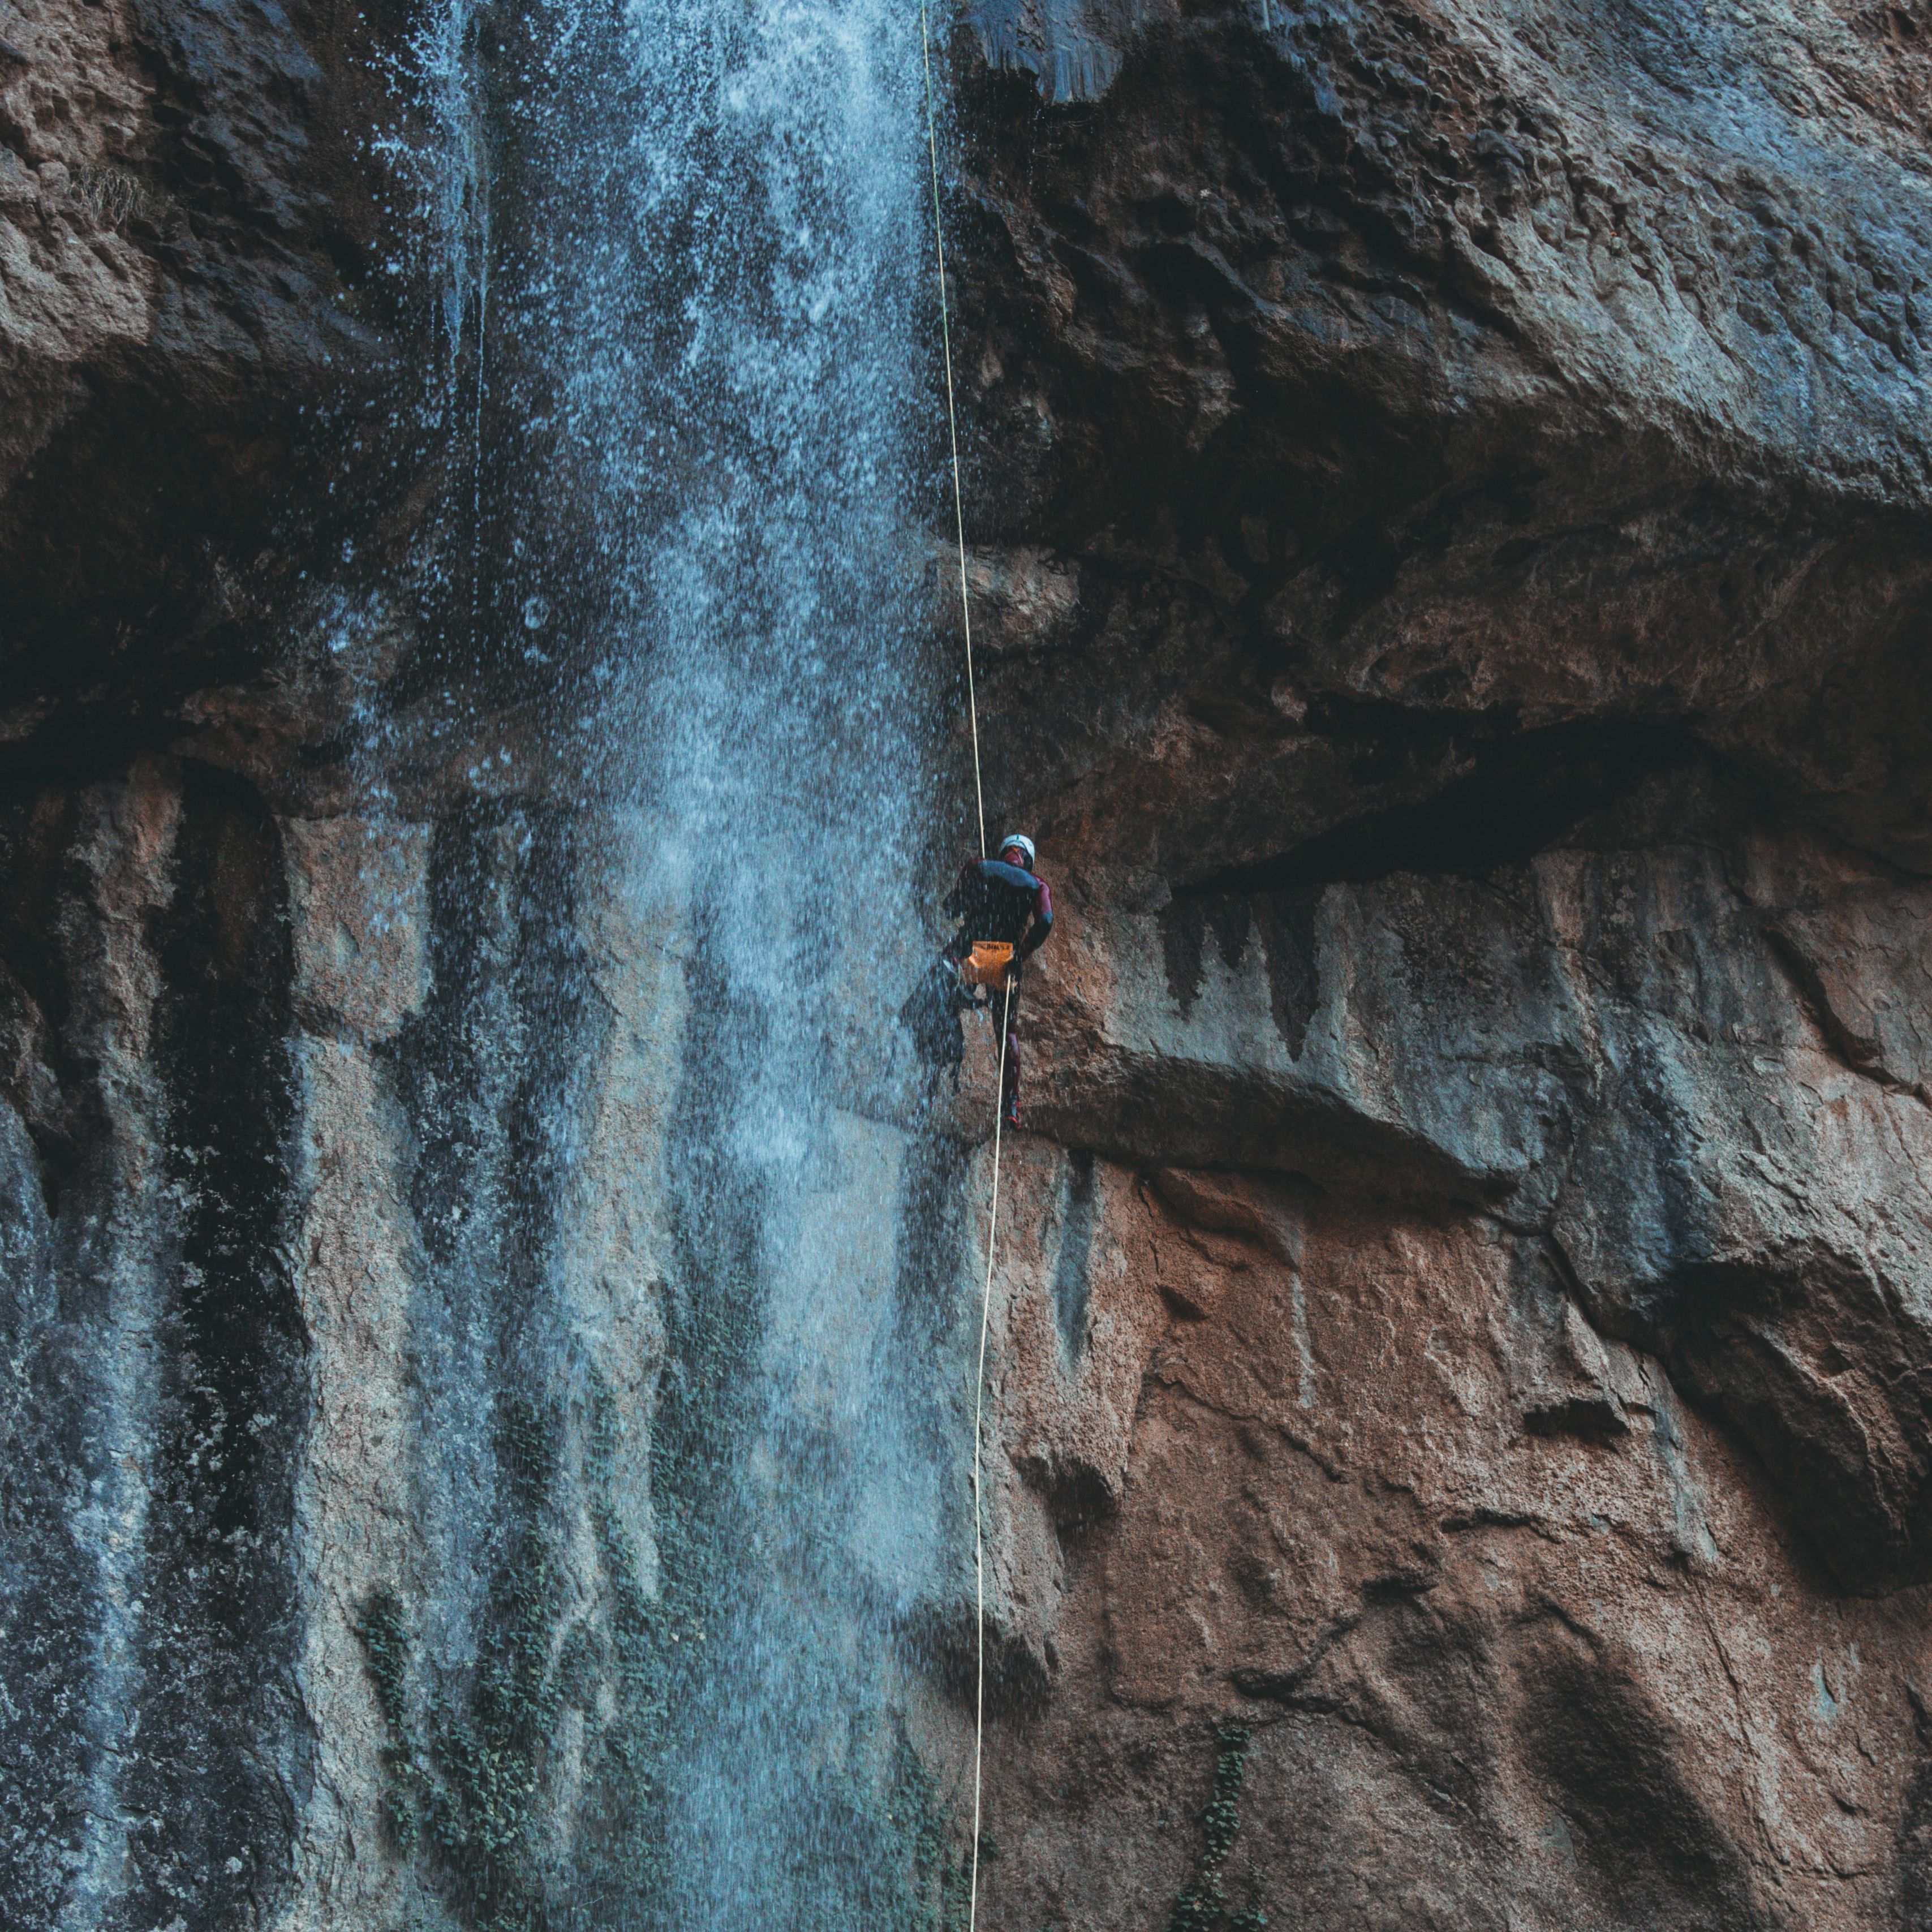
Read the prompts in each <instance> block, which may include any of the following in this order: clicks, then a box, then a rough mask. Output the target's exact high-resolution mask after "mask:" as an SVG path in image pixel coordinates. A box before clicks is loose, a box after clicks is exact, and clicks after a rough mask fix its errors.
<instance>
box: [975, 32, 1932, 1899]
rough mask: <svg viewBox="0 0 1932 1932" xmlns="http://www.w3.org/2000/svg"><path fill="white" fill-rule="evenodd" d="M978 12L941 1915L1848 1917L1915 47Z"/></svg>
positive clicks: (1910, 1083) (1915, 1132)
mask: <svg viewBox="0 0 1932 1932" xmlns="http://www.w3.org/2000/svg"><path fill="white" fill-rule="evenodd" d="M980 25H981V40H980V45H981V46H982V47H983V49H985V50H986V52H987V53H988V55H989V56H990V57H991V58H992V61H993V62H995V65H996V66H997V67H999V68H1002V69H1004V70H1007V71H1010V70H1011V69H1013V68H1016V67H1017V68H1021V69H1022V70H1031V74H1033V75H1034V76H1037V77H1040V84H1041V86H1043V88H1044V89H1045V90H1046V92H1049V94H1051V93H1053V92H1060V93H1061V94H1063V95H1065V94H1068V93H1073V94H1076V95H1077V94H1079V93H1081V92H1083V91H1084V92H1086V93H1087V94H1088V95H1090V96H1091V95H1097V97H1098V98H1090V99H1088V101H1085V103H1084V104H1080V103H1076V104H1072V105H1067V106H1064V107H1061V108H1060V109H1058V110H1057V111H1049V112H1043V110H1042V109H1041V108H1040V107H1039V106H1038V105H1037V102H1036V98H1035V95H1034V89H1033V86H1032V84H1031V82H1028V83H1024V84H1022V83H1020V82H1019V81H1016V80H1014V79H1010V78H1005V77H1001V76H998V75H995V76H992V77H989V78H987V79H986V80H983V81H982V82H980V83H977V92H975V93H974V95H973V96H972V97H971V98H972V101H973V103H974V107H973V108H972V109H969V110H968V113H967V116H966V119H967V122H968V126H969V127H971V128H972V129H973V130H974V145H973V147H972V150H971V163H970V165H969V166H968V167H967V169H965V172H963V173H962V177H961V179H960V182H959V207H960V208H961V211H962V213H961V219H962V221H963V222H965V223H969V224H970V226H969V228H968V232H969V233H970V234H971V236H972V237H973V245H972V249H971V253H970V254H969V257H968V266H967V268H966V269H965V270H964V271H962V273H963V274H964V275H965V277H966V278H967V280H968V290H969V300H970V301H971V304H972V308H973V317H974V319H973V322H972V323H971V326H970V329H969V331H968V335H969V339H971V340H972V341H974V343H975V344H976V345H977V348H978V352H979V353H978V360H977V363H975V364H974V365H972V374H973V383H972V393H973V397H974V407H975V410H976V412H977V426H978V430H979V437H978V440H977V443H976V448H977V451H978V452H979V455H980V463H981V470H980V482H979V487H980V500H981V501H982V502H985V503H986V504H987V505H989V508H988V510H987V511H986V518H985V520H984V521H983V524H982V535H983V538H984V547H983V549H982V550H981V551H980V555H979V559H978V561H977V563H976V564H975V566H974V569H975V571H976V572H977V574H978V575H979V576H980V578H981V579H982V580H983V582H984V583H985V585H986V601H987V605H988V607H989V610H990V611H991V613H992V618H991V622H990V625H989V628H991V629H992V643H991V646H989V648H990V649H991V650H992V652H993V653H994V654H995V667H994V668H993V670H992V671H991V673H989V676H988V677H987V679H986V695H985V696H984V697H983V704H984V705H985V706H986V709H987V712H988V713H989V716H990V721H991V722H990V737H991V741H992V743H993V744H994V745H995V746H997V747H998V752H997V754H996V757H997V760H998V780H997V784H998V787H999V788H1000V789H1001V790H1002V791H1003V792H1004V793H1007V795H1012V794H1013V793H1016V792H1017V793H1022V794H1023V795H1025V796H1027V797H1028V799H1029V800H1030V802H1031V811H1032V812H1033V814H1034V816H1035V817H1036V818H1037V820H1038V822H1039V828H1040V832H1041V835H1042V836H1043V849H1044V850H1048V851H1050V852H1052V853H1054V854H1055V856H1056V858H1057V859H1058V862H1059V863H1060V864H1061V866H1063V867H1064V868H1066V870H1067V874H1068V875H1069V876H1068V877H1067V880H1066V888H1065V891H1064V898H1065V899H1066V901H1067V902H1068V903H1069V904H1070V907H1071V908H1072V911H1071V912H1070V915H1069V916H1067V918H1066V919H1065V920H1064V930H1065V932H1066V935H1067V936H1066V939H1065V942H1064V944H1060V943H1056V945H1055V947H1054V949H1053V950H1052V951H1051V952H1050V953H1049V954H1047V955H1045V956H1043V960H1042V964H1041V967H1040V972H1039V974H1038V975H1037V980H1038V982H1039V983H1038V985H1037V987H1036V989H1034V991H1033V992H1031V994H1030V995H1029V998H1030V1001H1031V1005H1032V1008H1033V1018H1032V1019H1031V1022H1030V1025H1031V1034H1032V1039H1033V1043H1034V1066H1035V1068H1036V1070H1037V1073H1038V1074H1039V1076H1040V1088H1041V1091H1040V1094H1039V1097H1038V1100H1037V1106H1036V1112H1035V1116H1034V1119H1035V1122H1036V1124H1037V1126H1038V1127H1039V1128H1040V1130H1041V1132H1042V1133H1043V1134H1044V1135H1046V1136H1049V1137H1050V1138H1051V1139H1052V1140H1053V1141H1054V1142H1058V1143H1059V1144H1060V1145H1061V1146H1063V1147H1064V1148H1067V1149H1068V1150H1069V1151H1068V1152H1067V1153H1066V1154H1048V1153H1046V1151H1044V1150H1042V1151H1039V1152H1038V1153H1037V1154H1036V1156H1035V1158H1036V1159H1037V1160H1038V1161H1039V1163H1040V1172H1039V1174H1038V1175H1037V1185H1035V1186H1034V1187H1026V1186H1022V1187H1021V1188H1019V1190H1016V1198H1017V1199H1019V1201H1020V1202H1022V1203H1023V1204H1025V1205H1023V1206H1022V1208H1021V1209H1020V1210H1019V1212H1020V1213H1021V1214H1022V1215H1031V1217H1032V1220H1031V1230H1030V1236H1029V1238H1026V1239H1025V1240H1023V1241H1022V1243H1021V1244H1020V1245H1019V1247H1017V1248H1016V1251H1015V1254H1014V1256H1013V1261H1012V1262H1011V1265H1010V1268H1009V1270H1008V1271H1007V1277H1006V1278H1007V1281H1008V1283H1009V1292H1010V1296H1011V1301H1010V1304H1009V1307H1008V1310H1007V1321H1008V1324H1009V1327H1008V1331H1007V1334H1008V1337H1009V1343H1010V1362H1011V1366H1010V1368H1009V1370H1008V1372H1007V1377H1006V1379H1005V1381H1004V1384H1003V1386H1002V1395H1003V1403H1004V1407H1003V1415H1005V1416H1006V1417H1007V1427H1008V1430H1009V1431H1010V1436H1009V1441H1010V1459H1011V1464H1012V1469H1013V1479H1012V1481H1011V1484H1010V1488H1009V1503H1010V1521H1011V1523H1012V1524H1013V1529H1012V1532H1011V1542H1010V1547H1009V1549H1008V1550H1007V1555H1006V1558H1005V1561H1006V1562H1007V1565H1009V1568H1008V1570H1007V1580H1008V1582H1007V1587H1008V1589H1009V1592H1010V1597H1009V1600H1008V1605H1007V1614H1008V1616H1009V1617H1010V1630H1011V1634H1012V1640H1013V1642H1014V1643H1015V1644H1016V1645H1017V1646H1019V1647H1020V1649H1022V1651H1023V1652H1024V1653H1025V1658H1026V1659H1027V1660H1029V1661H1027V1662H1025V1664H1022V1662H1020V1661H1017V1660H1016V1664H1015V1667H1014V1670H1013V1685H1014V1686H1015V1691H1014V1695H1015V1696H1016V1698H1018V1699H1019V1700H1020V1702H1019V1703H1018V1704H1016V1707H1015V1709H1014V1710H1013V1714H1012V1716H1011V1718H1010V1724H1011V1727H1012V1728H1011V1731H1010V1734H1009V1736H1008V1737H1007V1739H1006V1740H1005V1742H1004V1754H1003V1755H1002V1756H1001V1758H1000V1760H999V1761H1000V1762H1001V1766H1002V1769H1001V1772H1000V1774H999V1775H1000V1777H1001V1799H1000V1801H999V1802H998V1803H996V1805H995V1817H996V1818H1000V1819H1003V1820H1005V1821H1006V1829H1007V1833H1008V1834H1010V1836H1008V1837H1003V1838H1001V1849H1002V1852H1003V1859H1002V1861H1001V1863H1000V1864H999V1865H998V1868H997V1869H998V1877H997V1878H996V1879H995V1887H996V1891H995V1895H996V1897H998V1900H1000V1903H1001V1909H1002V1910H1003V1911H1004V1912H1007V1913H1009V1914H1010V1915H1012V1916H1013V1918H1014V1920H1015V1921H1016V1922H1040V1923H1046V1924H1063V1923H1064V1924H1068V1925H1070V1926H1072V1925H1081V1926H1085V1925H1094V1926H1098V1925H1103V1924H1161V1923H1166V1922H1169V1918H1168V1915H1169V1913H1170V1912H1175V1913H1176V1914H1178V1915H1176V1916H1175V1917H1174V1918H1172V1921H1171V1922H1172V1923H1174V1924H1208V1923H1214V1924H1235V1923H1243V1922H1247V1921H1244V1920H1242V1919H1241V1918H1240V1916H1239V1915H1240V1914H1241V1913H1242V1912H1245V1911H1250V1910H1253V1909H1265V1910H1266V1911H1267V1912H1268V1914H1269V1915H1270V1917H1271V1919H1272V1920H1273V1921H1274V1922H1277V1923H1283V1922H1287V1923H1295V1924H1319V1925H1333V1926H1337V1927H1340V1926H1350V1927H1355V1926H1369V1925H1378V1924H1391V1925H1394V1924H1403V1925H1408V1924H1445V1925H1446V1924H1457V1925H1462V1924H1469V1925H1496V1926H1502V1925H1505V1924H1508V1925H1529V1924H1539V1925H1551V1926H1555V1925H1591V1926H1596V1925H1603V1926H1613V1925H1614V1926H1631V1927H1635V1926H1638V1925H1652V1924H1683V1925H1692V1924H1695V1925H1709V1926H1717V1925H1725V1926H1731V1925H1758V1924H1764V1925H1771V1924H1791V1925H1798V1924H1805V1925H1826V1924H1835V1925H1840V1924H1841V1925H1846V1926H1851V1925H1874V1926H1876V1925H1893V1924H1900V1925H1903V1924H1917V1923H1918V1921H1919V1918H1920V1917H1921V1915H1922V1914H1923V1912H1924V1902H1923V1901H1924V1897H1925V1895H1926V1894H1925V1891H1924V1879H1922V1877H1921V1876H1920V1875H1919V1871H1918V1863H1917V1861H1918V1858H1919V1856H1920V1853H1919V1851H1918V1844H1919V1839H1920V1834H1921V1830H1922V1828H1921V1826H1920V1825H1919V1823H1918V1809H1919V1807H1920V1806H1921V1805H1922V1803H1923V1799H1922V1797H1921V1795H1920V1786H1921V1783H1922V1772H1921V1764H1922V1763H1923V1757H1924V1736H1923V1718H1922V1710H1923V1693H1922V1689H1921V1685H1922V1682H1923V1675H1922V1673H1923V1670H1924V1660H1923V1638H1922V1636H1921V1628H1922V1625H1923V1618H1924V1595H1923V1590H1922V1586H1923V1584H1924V1581H1925V1580H1926V1579H1927V1575H1928V1571H1927V1568H1926V1556H1927V1541H1926V1522H1927V1519H1926V1514H1925V1513H1926V1510H1927V1502H1928V1492H1927V1487H1926V1480H1927V1473H1928V1472H1927V1464H1926V1462H1925V1459H1924V1444H1925V1442H1926V1440H1927V1428H1926V1415H1925V1412H1924V1407H1923V1400H1924V1398H1923V1396H1922V1394H1921V1391H1922V1390H1923V1389H1924V1388H1925V1386H1926V1384H1925V1376H1926V1373H1927V1367H1928V1366H1932V1355H1928V1352H1927V1316H1928V1311H1932V1276H1929V1275H1928V1273H1927V1264H1926V1261H1925V1259H1924V1257H1925V1249H1926V1231H1927V1202H1926V1197H1925V1193H1924V1182H1923V1180H1922V1178H1921V1177H1922V1175H1923V1174H1924V1171H1925V1144H1926V1134H1927V1123H1928V1121H1932V1115H1928V1114H1927V1110H1926V1108H1925V1105H1924V1099H1923V1097H1922V1095H1921V1091H1920V1089H1919V1088H1918V1076H1917V1074H1916V1073H1915V1071H1914V1068H1915V1066H1916V1064H1917V1063H1916V1060H1915V1048H1914V1046H1913V1040H1914V1039H1915V1028H1916V1027H1917V1026H1918V1025H1921V1024H1922V1019H1921V1018H1919V1017H1918V1016H1922V1013H1923V1011H1924V1004H1923V1001H1924V995H1923V994H1922V992H1921V991H1920V990H1919V988H1918V975H1919V971H1920V969H1919V966H1918V960H1919V959H1920V958H1921V956H1922V953H1923V950H1924V941H1923V939H1922V938H1921V932H1922V927H1921V919H1922V917H1923V910H1922V908H1923V907H1924V905H1925V903H1926V901H1925V897H1924V893H1925V888H1924V883H1923V878H1922V874H1923V871H1924V862H1925V860H1924V850H1923V841H1924V825H1925V823H1926V820H1925V815H1924V806H1923V801H1922V792H1921V787H1922V785H1923V784H1924V772H1925V766H1924V754H1923V751H1922V748H1921V746H1920V745H1919V743H1918V739H1917V737H1916V733H1917V732H1918V726H1917V724H1916V723H1915V717H1916V707H1917V706H1918V702H1919V700H1918V697H1917V696H1916V692H1917V691H1918V687H1919V685H1920V682H1921V680H1922V669H1921V667H1920V665H1919V663H1918V658H1919V656H1920V655H1921V650H1922V640H1923V637H1924V603H1923V595H1924V593H1923V589H1922V579H1921V556H1922V554H1923V552H1924V546H1925V537H1926V532H1927V523H1926V510H1927V493H1926V482H1925V478H1926V454H1927V452H1926V444H1925V441H1924V435H1923V432H1922V428H1921V425H1922V423H1923V422H1924V407H1923V400H1924V363H1923V358H1924V354H1925V344H1924V339H1923V335H1922V332H1923V329H1924V320H1923V310H1922V307H1921V305H1922V303H1923V301H1924V290H1925V288H1926V284H1927V262H1928V257H1927V232H1928V231H1927V220H1928V214H1932V199H1928V193H1927V188H1928V181H1927V170H1926V166H1925V163H1924V160H1923V158H1922V156H1921V154H1920V152H1919V151H1918V129H1919V127H1920V126H1921V119H1920V116H1921V114H1922V107H1921V106H1920V105H1919V103H1921V101H1922V98H1923V93H1922V90H1923V89H1924V85H1925V79H1926V68H1925V66H1924V56H1923V55H1922V54H1921V52H1920V46H1921V41H1920V34H1921V29H1922V27H1923V25H1924V23H1921V21H1920V20H1918V18H1917V17H1915V16H1913V15H1911V14H1909V13H1906V12H1903V11H1896V10H1894V11H1893V12H1891V13H1885V14H1883V15H1879V14H1876V13H1874V14H1855V13H1849V12H1847V13H1839V12H1838V11H1835V10H1830V9H1827V8H1822V7H1821V8H1817V9H1808V8H1802V9H1777V10H1770V9H1763V10H1745V9H1732V8H1725V9H1715V8H1714V9H1679V8H1665V9H1662V10H1649V11H1643V10H1619V11H1613V12H1610V13H1594V14H1592V15H1589V16H1588V17H1585V16H1583V15H1581V14H1578V13H1572V12H1569V11H1567V10H1562V9H1558V8H1551V9H1543V10H1535V11H1533V12H1532V13H1523V12H1521V11H1520V10H1512V11H1511V12H1509V13H1507V14H1505V13H1500V12H1494V11H1490V10H1486V9H1484V8H1482V7H1460V6H1459V7H1454V8H1452V9H1450V10H1440V9H1430V8H1415V9H1404V8H1397V9H1394V10H1390V9H1386V8H1385V9H1380V10H1376V12H1375V13H1373V14H1370V13H1365V12H1361V11H1358V10H1353V9H1351V8H1349V7H1321V8H1307V9H1302V8H1296V7H1275V6H1273V5H1268V6H1264V7H1243V8H1241V9H1238V10H1230V11H1226V12H1221V11H1216V10H1181V11H1178V12H1176V13H1172V14H1169V15H1167V16H1166V17H1161V18H1160V19H1158V20H1149V19H1148V17H1145V16H1138V17H1133V18H1131V19H1130V18H1129V17H1126V16H1124V15H1122V14H1120V13H1112V12H1110V11H1108V10H1105V9H1090V10H1088V12H1087V13H1085V14H1080V15H1076V14H1071V13H1070V14H1067V15H1065V16H1062V15H1060V14H1055V13H1044V12H1043V13H1040V14H1038V15H1034V14H1027V15H1025V16H1023V17H1019V20H1018V24H1017V26H1016V25H1015V23H1014V21H1013V20H1008V19H1007V17H1004V16H995V15H993V14H991V13H989V14H988V15H987V16H986V17H983V20H982V21H981V23H980ZM1093 72H1099V73H1100V74H1101V75H1102V76H1103V83H1100V84H1094V83H1088V82H1082V80H1080V77H1081V75H1082V74H1091V73H1093ZM1070 77H1071V78H1070ZM1008 532H1010V535H1008ZM1029 1524H1031V1525H1032V1526H1033V1527H1031V1529H1029V1528H1028V1527H1027V1526H1028V1525H1029ZM1881 1658H1882V1659H1883V1660H1884V1661H1883V1662H1882V1663H1881V1662H1880V1661H1879V1660H1880V1659H1881ZM1854 1660H1855V1661H1854ZM1853 1670H1856V1671H1858V1673H1861V1674H1860V1676H1859V1677H1858V1688H1857V1689H1855V1690H1854V1689H1852V1688H1850V1679H1849V1676H1847V1675H1846V1673H1849V1672H1851V1671H1853ZM1834 1673H1837V1674H1836V1675H1835V1674H1834ZM1029 1684H1031V1685H1034V1687H1035V1688H1034V1689H1033V1690H1032V1691H1031V1692H1030V1693H1028V1694H1026V1695H1025V1696H1022V1689H1023V1688H1024V1687H1025V1686H1026V1685H1029ZM1881 1733H1882V1735H1881ZM1217 1736H1218V1737H1219V1742H1217ZM1236 1736H1239V1737H1241V1738H1244V1739H1247V1742H1246V1744H1245V1746H1244V1749H1245V1751H1246V1757H1245V1759H1244V1758H1243V1757H1242V1756H1241V1751H1240V1750H1235V1752H1234V1758H1233V1762H1234V1763H1235V1765H1236V1766H1238V1767H1242V1768H1243V1769H1241V1770H1238V1773H1237V1776H1238V1778H1241V1779H1242V1780H1244V1781H1242V1782H1241V1790H1240V1796H1239V1798H1238V1816H1239V1820H1240V1826H1239V1832H1238V1835H1237V1836H1236V1838H1235V1841H1234V1843H1233V1845H1232V1849H1228V1848H1227V1847H1226V1846H1225V1844H1223V1845H1222V1846H1221V1849H1220V1851H1217V1850H1216V1849H1215V1847H1216V1845H1217V1842H1218V1841H1217V1840H1216V1838H1215V1837H1214V1832H1216V1831H1217V1829H1221V1828H1220V1827H1217V1826H1214V1823H1213V1822H1212V1820H1211V1819H1210V1820H1209V1822H1208V1824H1207V1825H1205V1826H1204V1824H1203V1823H1202V1817H1203V1813H1202V1807H1203V1806H1204V1805H1206V1804H1207V1803H1208V1800H1209V1799H1210V1797H1211V1795H1212V1794H1213V1793H1214V1791H1215V1790H1216V1782H1215V1781H1216V1777H1217V1759H1218V1760H1220V1766H1221V1769H1222V1772H1223V1777H1224V1780H1225V1776H1226V1766H1227V1763H1228V1761H1229V1754H1230V1750H1231V1747H1230V1745H1229V1743H1228V1742H1227V1740H1228V1739H1229V1738H1232V1737H1236ZM995 1829H996V1831H997V1830H998V1829H999V1828H998V1826H996V1827H995ZM1097 1841H1106V1842H1109V1843H1116V1844H1118V1843H1131V1844H1133V1846H1135V1847H1136V1852H1135V1855H1133V1856H1130V1857H1126V1858H1122V1857H1119V1856H1114V1857H1109V1858H1103V1859H1099V1860H1097V1859H1095V1858H1094V1856H1093V1855H1092V1854H1093V1848H1094V1845H1095V1843H1097ZM1223 1853H1225V1855H1223ZM1203 1861H1205V1862H1203ZM1177 1901H1181V1903H1180V1904H1177ZM1190 1913H1191V1914H1192V1915H1190Z"/></svg>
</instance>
